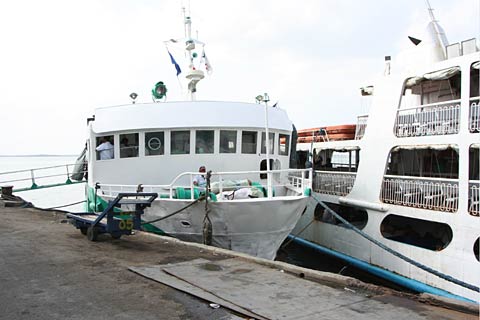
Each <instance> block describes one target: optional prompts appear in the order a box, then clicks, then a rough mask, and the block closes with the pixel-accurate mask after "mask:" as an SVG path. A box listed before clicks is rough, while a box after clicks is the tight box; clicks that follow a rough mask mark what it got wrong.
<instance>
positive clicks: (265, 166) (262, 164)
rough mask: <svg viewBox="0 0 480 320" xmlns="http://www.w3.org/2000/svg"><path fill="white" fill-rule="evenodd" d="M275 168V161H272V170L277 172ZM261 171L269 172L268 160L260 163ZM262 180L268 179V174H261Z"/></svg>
mask: <svg viewBox="0 0 480 320" xmlns="http://www.w3.org/2000/svg"><path fill="white" fill-rule="evenodd" d="M273 166H274V163H273V159H270V170H275V169H274V167H273ZM260 171H267V159H263V160H262V161H260ZM260 179H267V174H266V173H260Z"/></svg>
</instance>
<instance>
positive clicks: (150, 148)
mask: <svg viewBox="0 0 480 320" xmlns="http://www.w3.org/2000/svg"><path fill="white" fill-rule="evenodd" d="M164 146H165V133H164V132H163V131H160V132H146V133H145V155H146V156H158V155H162V154H164Z"/></svg>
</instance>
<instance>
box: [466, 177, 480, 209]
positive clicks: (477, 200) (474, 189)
mask: <svg viewBox="0 0 480 320" xmlns="http://www.w3.org/2000/svg"><path fill="white" fill-rule="evenodd" d="M468 212H469V213H470V214H471V215H472V216H476V217H478V216H480V180H470V183H469V190H468Z"/></svg>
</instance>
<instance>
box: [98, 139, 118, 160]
mask: <svg viewBox="0 0 480 320" xmlns="http://www.w3.org/2000/svg"><path fill="white" fill-rule="evenodd" d="M113 141H114V140H113V136H102V137H97V139H96V147H95V150H96V152H97V160H109V159H113V158H114V148H113Z"/></svg>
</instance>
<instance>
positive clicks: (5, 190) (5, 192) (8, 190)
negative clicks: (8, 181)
mask: <svg viewBox="0 0 480 320" xmlns="http://www.w3.org/2000/svg"><path fill="white" fill-rule="evenodd" d="M1 188H2V198H5V196H9V197H11V196H12V193H13V186H3V187H1Z"/></svg>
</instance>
